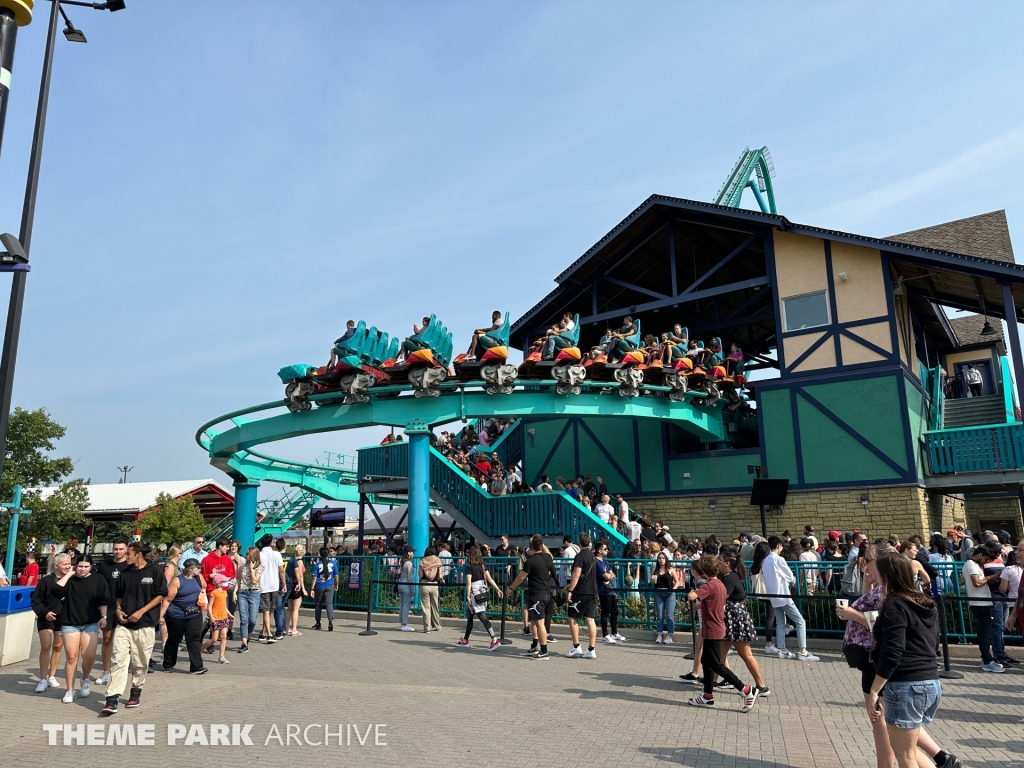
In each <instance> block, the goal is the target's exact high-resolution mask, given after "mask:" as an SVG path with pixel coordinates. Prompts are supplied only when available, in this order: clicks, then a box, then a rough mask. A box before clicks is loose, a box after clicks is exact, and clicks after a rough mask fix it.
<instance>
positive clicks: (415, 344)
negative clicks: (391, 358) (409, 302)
mask: <svg viewBox="0 0 1024 768" xmlns="http://www.w3.org/2000/svg"><path fill="white" fill-rule="evenodd" d="M428 325H430V318H429V317H424V318H423V327H422V328H417V327H416V323H413V324H412V336H406V337H405V341H403V342H402V347H401V348H400V349H399V350H398V357H396V358H395V362H396V363H399V362H401V361H402V360H404V359H405V356H406V355H408V354H409V353H410V352H416V351H418V350H420V349H426V348H427V345H426V344H424V343H423V342H422V341H420V340H419V339H417V338H416V336H419V335H420V334H421V333H423V332H424V331H425V330H427V326H428Z"/></svg>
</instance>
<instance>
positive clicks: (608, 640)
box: [601, 635, 615, 645]
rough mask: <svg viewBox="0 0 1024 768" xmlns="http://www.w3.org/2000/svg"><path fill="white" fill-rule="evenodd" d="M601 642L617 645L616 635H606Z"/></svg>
mask: <svg viewBox="0 0 1024 768" xmlns="http://www.w3.org/2000/svg"><path fill="white" fill-rule="evenodd" d="M601 642H602V643H604V644H605V645H615V635H605V636H604V639H603V640H602V641H601Z"/></svg>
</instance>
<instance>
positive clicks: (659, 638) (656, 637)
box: [654, 635, 662, 645]
mask: <svg viewBox="0 0 1024 768" xmlns="http://www.w3.org/2000/svg"><path fill="white" fill-rule="evenodd" d="M654 642H656V643H657V644H658V645H661V643H662V640H661V635H655V636H654Z"/></svg>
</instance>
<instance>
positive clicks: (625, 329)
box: [608, 315, 636, 363]
mask: <svg viewBox="0 0 1024 768" xmlns="http://www.w3.org/2000/svg"><path fill="white" fill-rule="evenodd" d="M635 335H636V325H635V324H634V323H633V318H632V317H630V316H629V315H626V316H625V317H624V318H622V327H621V328H619V330H617V331H615V332H614V333H613V334H612V336H613V340H612V342H611V345H610V347H609V352H608V362H609V363H617V362H619V361H620V360H622V358H623V357H625V355H626V353H627V352H631V351H632V350H634V349H636V346H635V345H634V344H633V342H632V341H630V340H629V337H631V336H635ZM613 358H614V359H613Z"/></svg>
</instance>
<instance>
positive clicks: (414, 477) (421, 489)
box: [405, 419, 430, 557]
mask: <svg viewBox="0 0 1024 768" xmlns="http://www.w3.org/2000/svg"><path fill="white" fill-rule="evenodd" d="M405 434H407V435H408V436H409V517H408V527H409V546H410V547H412V548H413V551H414V553H415V554H414V556H415V557H423V550H425V549H426V548H427V546H428V545H429V544H430V428H429V427H428V426H427V425H426V424H425V423H424V422H422V421H420V420H419V419H415V420H413V421H411V422H410V423H409V425H408V426H407V427H406V428H405Z"/></svg>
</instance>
